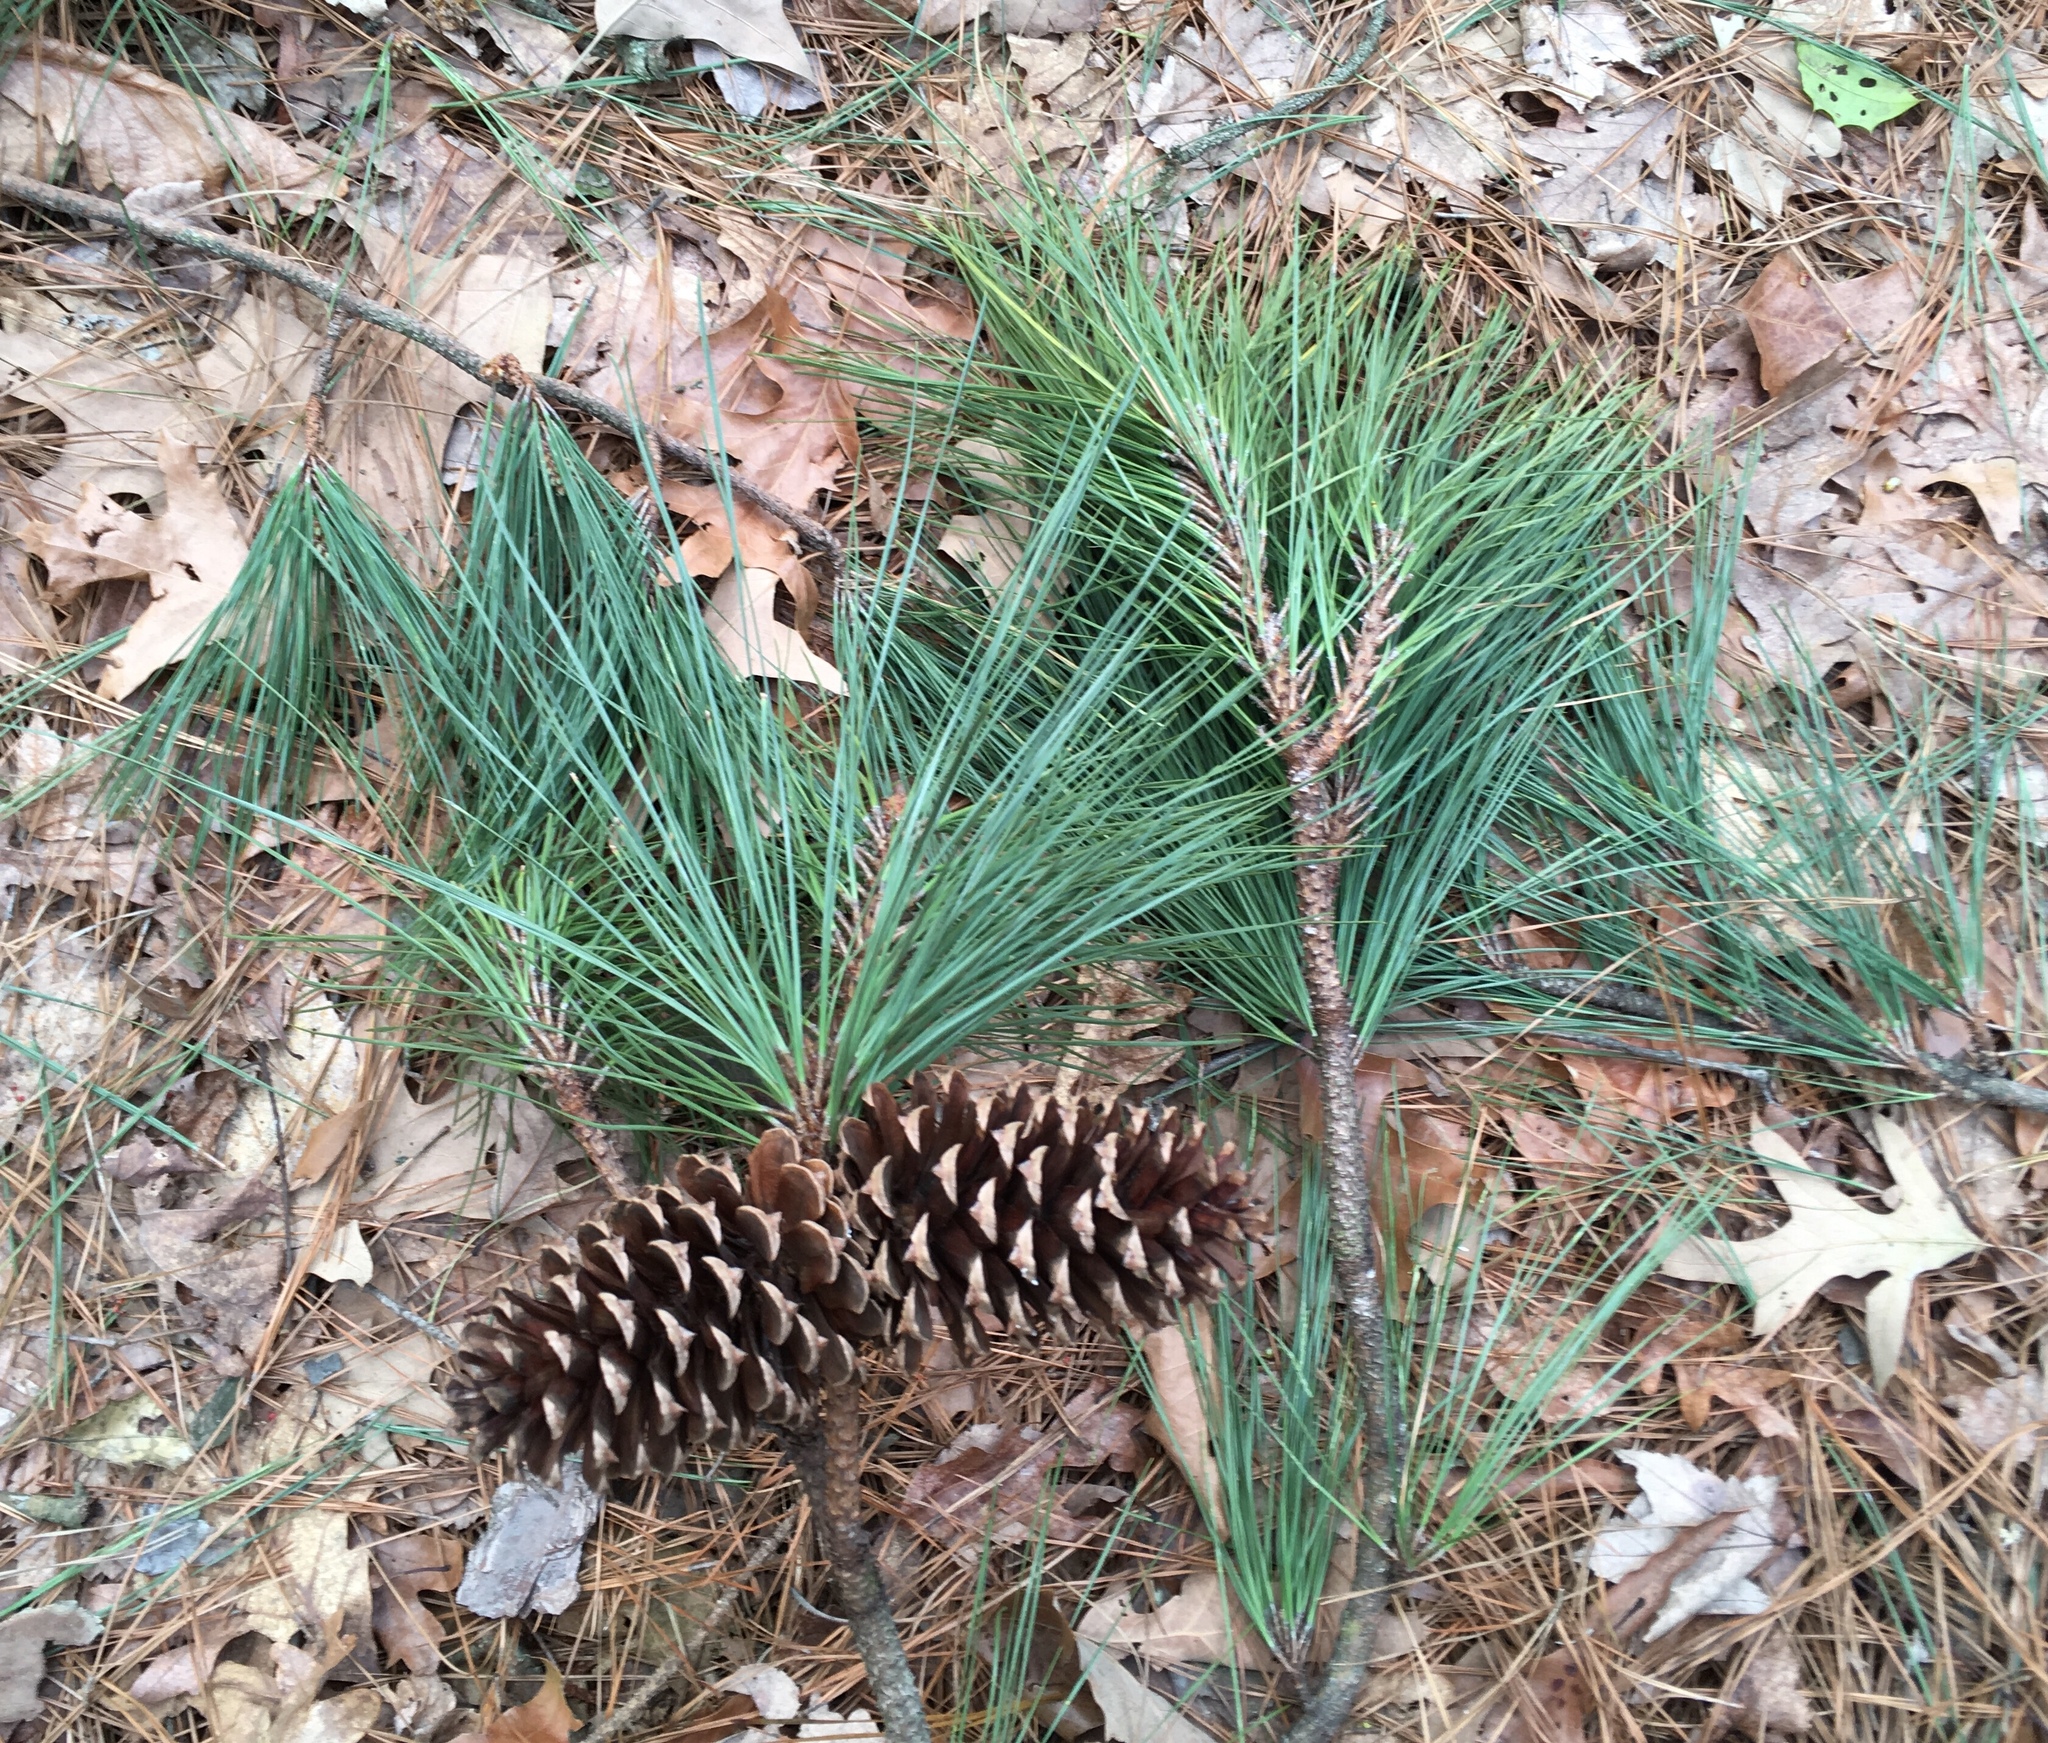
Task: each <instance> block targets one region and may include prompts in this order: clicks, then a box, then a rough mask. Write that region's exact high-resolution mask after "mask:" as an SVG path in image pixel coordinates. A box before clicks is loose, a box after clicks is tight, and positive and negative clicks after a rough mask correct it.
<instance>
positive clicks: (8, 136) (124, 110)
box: [0, 37, 321, 210]
mask: <svg viewBox="0 0 2048 1743" xmlns="http://www.w3.org/2000/svg"><path fill="white" fill-rule="evenodd" d="M0 104H5V105H9V106H11V107H12V109H13V110H14V111H15V112H16V113H15V115H11V116H10V115H4V114H0V168H4V169H5V170H7V171H8V172H9V173H12V174H16V175H29V176H39V177H43V178H46V179H47V178H48V177H50V176H52V175H54V174H55V173H57V171H58V169H59V166H60V159H61V156H62V152H63V150H64V148H69V147H75V148H76V149H77V152H78V158H79V164H80V167H81V169H82V170H83V172H84V175H83V179H84V181H85V182H86V184H87V185H88V186H89V187H92V188H95V189H97V188H107V187H112V188H118V189H120V190H121V191H122V192H123V193H127V192H130V191H132V190H134V189H137V188H153V187H160V186H162V185H163V184H164V183H166V182H198V183H200V184H201V186H202V187H203V188H204V189H205V190H206V192H207V193H209V194H214V193H219V192H220V191H221V190H222V188H223V186H224V185H226V184H227V183H228V181H229V177H230V172H231V171H232V172H233V174H234V176H235V178H236V190H237V191H239V189H241V188H246V189H247V190H248V191H249V193H250V194H252V195H257V196H264V195H278V194H283V195H288V196H292V197H289V198H287V199H286V201H285V203H286V204H287V205H288V206H290V207H291V208H292V209H293V210H304V209H306V208H307V207H308V206H310V205H311V204H312V203H313V201H312V200H311V199H310V198H309V197H308V196H309V195H310V194H311V191H312V190H311V184H312V183H313V182H314V181H315V180H316V178H318V177H319V176H320V175H321V167H320V165H319V164H317V163H315V162H314V161H313V160H312V159H311V158H309V157H306V156H305V155H304V154H303V153H301V152H299V151H296V150H294V149H293V148H292V147H291V146H289V145H287V144H286V143H285V142H284V141H283V140H281V139H279V138H278V137H277V136H276V135H275V134H273V133H271V132H270V131H269V129H267V128H265V127H261V126H258V125H257V124H256V123H255V122H254V121H250V120H247V119H245V118H244V117H242V116H240V115H236V114H234V113H232V112H230V111H228V110H224V109H219V108H216V107H215V106H214V105H213V104H211V103H208V102H205V101H204V100H202V99H201V98H198V97H195V96H193V95H192V94H191V93H190V92H189V91H187V90H185V89H184V88H183V87H182V86H180V85H174V84H172V83H171V82H170V81H169V80H168V79H160V78H158V77H157V76H156V75H155V74H154V73H148V72H144V71H143V70H142V69H141V68H140V67H136V66H130V65H129V64H128V63H127V62H125V61H117V60H110V59H108V58H107V57H106V56H105V55H98V54H94V53H93V52H92V51H91V50H89V49H84V48H76V47H73V46H72V45H71V44H69V43H65V42H58V41H54V40H51V39H49V38H47V37H46V38H43V39H42V40H40V41H38V42H36V43H34V44H31V45H28V46H26V47H17V48H16V49H15V50H14V53H13V57H12V59H11V60H10V61H9V63H8V65H7V67H6V69H5V70H4V71H0ZM22 118H26V120H24V119H22Z"/></svg>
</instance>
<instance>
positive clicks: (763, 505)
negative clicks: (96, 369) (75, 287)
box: [0, 175, 845, 580]
mask: <svg viewBox="0 0 2048 1743" xmlns="http://www.w3.org/2000/svg"><path fill="white" fill-rule="evenodd" d="M0 200H10V201H16V202H19V203H20V204H21V205H24V206H33V207H35V208H37V209H38V210H39V211H45V212H61V213H63V214H64V215H65V216H66V217H71V218H78V219H81V220H82V221H84V222H85V223H88V224H103V225H106V226H107V227H108V228H110V229H115V230H128V231H131V232H133V233H135V234H137V235H141V236H147V237H149V238H150V239H151V240H152V241H156V242H163V243H168V244H171V245H173V246H175V247H179V248H190V249H193V250H194V251H196V252H198V253H200V254H210V255H212V256H214V257H215V258H216V259H219V260H232V261H234V262H235V263H236V264H237V265H238V266H246V267H248V268H249V269H250V270H251V271H252V272H261V273H266V274H268V275H269V276H270V277H272V278H276V279H282V280H283V281H284V282H285V283H286V284H289V285H295V286H297V287H298V288H299V289H300V290H302V291H304V292H306V294H307V295H308V296H313V297H317V298H319V299H320V300H321V301H322V302H323V303H325V304H326V305H327V306H328V307H329V308H330V309H332V310H334V311H336V312H338V313H340V314H344V315H349V316H352V317H354V318H355V319H356V320H358V321H363V322H366V323H368V324H369V325H370V326H373V327H382V328H383V329H384V330H385V331H386V332H387V333H396V334H398V335H399V336H400V337H401V338H405V339H410V340H412V342H413V343H414V344H416V345H424V346H425V347H426V348H427V349H428V350H429V351H431V352H433V353H434V354H435V355H436V356H438V357H445V358H446V359H447V360H448V361H449V362H450V363H452V364H454V365H455V367H456V368H457V369H459V370H461V371H462V372H463V373H464V374H465V375H473V376H475V377H476V379H477V380H478V381H481V382H482V383H484V385H485V386H487V387H489V388H490V389H491V391H492V392H493V393H500V394H504V395H506V396H508V397H511V396H516V395H518V394H520V393H522V392H532V393H533V394H535V395H537V396H538V397H539V398H541V399H544V400H546V401H547V402H548V403H549V404H550V405H553V406H557V407H559V408H560V409H561V410H563V411H566V412H574V413H575V414H576V415H577V416H578V417H585V418H589V419H590V420H591V421H592V422H593V423H599V424H603V425H604V426H605V427H606V428H607V429H610V430H616V431H618V432H619V434H620V435H622V436H628V437H631V438H632V439H633V440H635V441H642V440H645V441H647V442H650V443H651V444H652V445H653V446H654V447H655V448H656V449H657V450H658V451H659V452H660V454H661V456H662V457H663V458H664V459H666V460H671V461H673V462H675V464H677V465H679V466H687V467H689V468H691V469H692V470H693V471H697V472H701V473H704V474H706V475H707V476H709V477H712V478H717V479H720V480H722V481H723V482H724V483H725V484H726V485H727V486H728V487H729V488H730V489H731V491H732V494H733V495H734V497H735V498H737V499H738V500H739V501H741V502H744V503H748V504H750V505H752V506H753V507H755V508H758V509H759V510H760V511H761V512H762V513H763V514H766V515H768V516H770V517H771V518H773V519H775V520H778V521H780V522H781V523H782V524H783V525H784V526H786V527H788V528H789V529H790V531H792V532H793V533H795V534H796V536H797V539H798V542H799V543H801V544H802V545H803V547H804V548H805V549H806V550H808V551H814V552H816V553H817V554H818V555H819V556H821V557H823V558H824V559H825V560H826V562H827V564H828V565H829V566H830V568H831V570H832V574H833V578H834V579H835V580H836V579H837V578H838V577H839V575H840V574H841V573H842V572H843V568H844V562H845V552H844V551H843V550H842V549H841V547H840V543H839V540H838V538H837V537H836V536H835V535H834V534H833V532H832V530H831V529H830V528H829V527H827V526H826V525H825V524H824V523H823V522H822V521H819V520H816V519H813V518H812V517H811V516H810V515H808V514H805V513H804V512H803V511H802V510H801V509H799V508H794V507H792V506H791V505H790V504H788V503H786V502H784V501H783V500H782V498H781V497H779V496H776V495H774V494H772V493H771V492H769V491H766V490H763V489H761V487H760V486H759V485H757V484H754V483H752V482H750V481H749V480H747V479H746V478H743V477H742V476H741V475H740V474H739V472H738V471H736V470H735V469H734V467H733V464H732V462H731V461H730V460H728V459H727V458H726V457H725V456H724V455H723V454H721V453H719V452H717V451H716V450H715V449H711V448H700V447H698V446H697V445H696V444H695V443H694V442H685V441H681V440H679V439H678V438H676V437H674V436H671V435H669V434H668V433H667V432H666V431H664V430H656V429H650V428H648V427H647V426H645V425H644V424H642V423H641V422H640V421H639V420H638V419H637V418H635V417H634V416H633V415H632V414H631V413H630V412H625V411H621V410H620V409H619V408H618V407H617V406H615V405H609V404H607V403H606V402H605V401H604V400H601V399H599V398H598V397H597V396H596V395H595V394H590V393H585V392H584V391H583V389H582V388H580V387H571V386H570V385H569V383H567V382H566V381H556V380H554V379H553V378H552V377H550V376H545V375H536V376H529V375H528V374H527V373H526V372H525V371H524V370H523V369H521V368H520V367H519V366H518V364H517V363H516V362H514V361H513V360H512V359H511V358H509V357H494V358H492V357H483V356H481V355H479V354H478V353H477V352H475V351H472V350H470V348H469V347H468V346H467V345H465V344H463V343H462V341H461V340H459V339H457V338H456V337H455V336H454V335H453V334H452V333H448V332H446V331H444V330H443V329H442V328H440V327H437V326H435V325H434V324H433V323H432V322H431V321H425V320H422V319H421V318H420V317H419V316H417V315H408V314H405V313H403V312H401V311H400V310H398V309H394V308H392V307H391V306H390V305H389V304H386V303H380V302H375V301H373V300H371V299H370V298H368V297H364V296H359V295H357V294H356V293H355V292H354V291H352V290H350V289H349V288H348V287H347V286H346V285H344V284H342V283H340V282H339V281H338V280H335V279H329V278H322V277H321V276H320V275H319V274H318V273H317V272H314V271H313V270H312V269H311V268H310V267H307V266H303V265H301V264H300V263H299V262H298V261H296V260H288V259H286V258H285V256H283V255H281V254H272V253H270V252H269V251H268V250H267V249H262V248H252V247H251V246H249V245H248V244H247V243H245V242H237V241H235V240H234V239H233V238H232V237H229V236H222V235H220V234H218V233H217V232H213V231H207V230H192V229H187V228H186V227H185V226H183V225H180V224H170V223H166V222H165V221H164V220H163V219H161V218H151V217H146V216H144V215H143V214H142V213H140V212H131V211H130V210H129V209H128V208H127V207H126V206H124V205H122V204H120V203H119V202H118V201H115V200H96V199H94V198H92V197H91V196H90V195H89V194H74V193H73V192H71V191H70V189H68V188H59V187H53V186H51V184H50V183H48V182H43V181H37V180H35V179H34V178H33V177H31V176H18V175H0Z"/></svg>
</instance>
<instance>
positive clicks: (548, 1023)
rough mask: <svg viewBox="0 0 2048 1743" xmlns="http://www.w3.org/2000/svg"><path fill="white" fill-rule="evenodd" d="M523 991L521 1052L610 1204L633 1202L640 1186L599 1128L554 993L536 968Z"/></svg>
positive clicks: (612, 1138) (586, 1076) (611, 1136)
mask: <svg viewBox="0 0 2048 1743" xmlns="http://www.w3.org/2000/svg"><path fill="white" fill-rule="evenodd" d="M513 941H514V943H515V944H517V943H518V942H520V938H519V934H518V933H517V932H514V933H513ZM526 987H527V991H526V1012H527V1017H526V1051H527V1054H528V1056H529V1057H530V1058H531V1059H532V1060H533V1062H534V1070H535V1072H536V1073H537V1074H538V1075H539V1077H540V1078H541V1080H542V1081H543V1082H545V1083H546V1084H547V1086H548V1093H549V1094H550V1095H551V1096H553V1097H554V1099H555V1105H556V1107H558V1108H560V1109H561V1111H562V1115H563V1117H564V1118H565V1119H567V1120H568V1122H569V1130H570V1131H571V1132H573V1133H574V1134H575V1137H576V1142H577V1143H579V1144H580V1145H582V1146H583V1154H584V1155H586V1156H587V1157H589V1158H590V1165H591V1166H592V1167H593V1168H595V1169H596V1170H597V1173H598V1178H599V1179H600V1180H602V1181H603V1182H604V1184H605V1189H606V1190H607V1191H608V1192H610V1193H611V1195H612V1196H613V1197H614V1198H632V1197H634V1196H635V1195H636V1194H637V1193H638V1192H639V1191H640V1188H641V1182H639V1181H637V1180H635V1179H634V1178H633V1171H632V1169H630V1168H629V1167H627V1166H626V1158H625V1156H624V1155H623V1154H622V1153H621V1151H620V1149H619V1140H618V1137H617V1135H616V1134H615V1133H613V1132H612V1131H611V1130H610V1129H609V1128H608V1127H607V1126H606V1125H605V1124H604V1120H603V1116H602V1115H601V1114H600V1113H599V1111H598V1106H597V1097H596V1096H595V1095H593V1094H592V1093H591V1087H590V1073H589V1072H588V1071H587V1070H586V1069H585V1068H584V1066H583V1063H582V1059H581V1057H580V1055H579V1053H578V1050H577V1047H576V1041H575V1037H573V1036H572V1035H571V1034H570V1033H569V1025H568V1023H567V1022H566V1021H565V1020H564V1016H563V1012H562V1009H561V1004H560V1001H559V1000H558V999H557V998H556V997H555V991H554V988H553V987H551V986H549V985H548V983H547V978H546V977H545V976H544V975H543V974H542V973H541V972H540V970H539V969H537V968H530V969H528V970H527V977H526Z"/></svg>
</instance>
